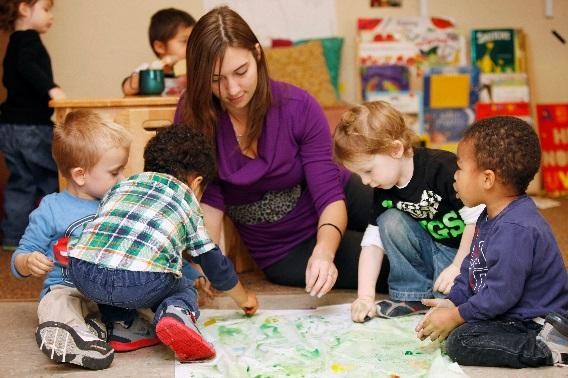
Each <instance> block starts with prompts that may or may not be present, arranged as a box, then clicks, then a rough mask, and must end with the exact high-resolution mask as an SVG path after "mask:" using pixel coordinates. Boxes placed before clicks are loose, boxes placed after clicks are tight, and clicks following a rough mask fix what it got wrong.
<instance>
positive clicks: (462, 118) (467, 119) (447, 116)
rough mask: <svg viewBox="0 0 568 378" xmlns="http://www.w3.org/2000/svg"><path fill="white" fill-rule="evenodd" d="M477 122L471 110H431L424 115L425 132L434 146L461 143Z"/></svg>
mask: <svg viewBox="0 0 568 378" xmlns="http://www.w3.org/2000/svg"><path fill="white" fill-rule="evenodd" d="M473 121H475V114H474V112H473V110H471V109H470V108H448V109H430V110H429V111H427V112H425V113H424V126H425V131H426V132H427V133H428V135H429V136H430V142H431V143H432V144H434V145H436V144H441V143H448V142H457V141H459V140H460V139H461V138H462V136H463V133H464V131H465V129H467V128H468V126H469V125H471V124H472V123H473Z"/></svg>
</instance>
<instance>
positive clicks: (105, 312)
mask: <svg viewBox="0 0 568 378" xmlns="http://www.w3.org/2000/svg"><path fill="white" fill-rule="evenodd" d="M69 276H70V278H71V280H72V281H73V282H74V283H75V286H77V289H79V291H81V293H83V294H84V295H85V296H86V297H87V298H89V299H91V300H93V301H95V302H97V303H99V304H102V305H103V306H99V309H100V311H101V315H102V320H103V322H104V323H106V324H108V323H112V322H114V321H121V320H122V321H127V322H129V321H131V320H132V319H133V313H134V311H135V310H136V309H139V308H151V309H152V310H153V311H154V312H155V316H154V320H153V322H152V323H153V324H154V325H156V323H157V322H158V320H160V318H161V317H162V315H163V314H164V312H165V310H166V308H167V307H168V306H170V305H173V306H177V307H181V308H184V309H188V310H189V311H192V312H194V313H195V316H196V317H199V309H198V307H197V291H196V290H195V288H194V287H193V282H192V281H191V280H189V279H187V278H185V277H176V276H175V275H174V274H171V273H160V272H135V271H129V270H123V269H111V268H105V267H101V266H98V265H96V264H92V263H90V262H87V261H83V260H78V259H75V258H73V257H71V258H69ZM105 305H106V306H105ZM113 306H115V307H113ZM117 307H118V308H117ZM122 309H128V310H127V311H124V310H122Z"/></svg>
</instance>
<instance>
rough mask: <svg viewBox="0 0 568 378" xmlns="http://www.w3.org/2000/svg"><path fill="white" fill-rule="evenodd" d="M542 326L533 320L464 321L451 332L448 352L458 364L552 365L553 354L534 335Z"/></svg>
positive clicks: (447, 342)
mask: <svg viewBox="0 0 568 378" xmlns="http://www.w3.org/2000/svg"><path fill="white" fill-rule="evenodd" d="M541 329H542V326H541V325H540V324H537V323H535V322H533V321H530V320H529V321H499V320H492V321H481V322H472V323H465V324H463V325H461V326H459V327H458V328H456V329H455V330H454V331H453V332H452V333H450V335H449V337H448V340H447V341H446V348H447V351H448V355H449V356H450V358H451V359H452V360H454V361H456V362H457V363H458V364H460V365H471V366H501V367H512V368H517V369H518V368H525V367H537V366H543V365H552V364H553V363H552V353H551V352H550V349H549V348H548V347H547V346H546V344H544V342H543V341H541V340H537V339H536V336H537V335H538V333H539V332H540V330H541Z"/></svg>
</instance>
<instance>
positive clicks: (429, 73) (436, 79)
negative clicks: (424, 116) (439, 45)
mask: <svg viewBox="0 0 568 378" xmlns="http://www.w3.org/2000/svg"><path fill="white" fill-rule="evenodd" d="M478 88H479V70H478V69H477V67H474V66H459V67H456V66H447V67H433V68H430V69H428V70H426V72H425V75H424V109H425V111H428V110H429V109H447V108H464V107H471V106H473V105H474V104H475V103H476V102H477V97H478Z"/></svg>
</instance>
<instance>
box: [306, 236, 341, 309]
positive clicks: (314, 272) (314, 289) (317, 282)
mask: <svg viewBox="0 0 568 378" xmlns="http://www.w3.org/2000/svg"><path fill="white" fill-rule="evenodd" d="M334 257H335V255H334V253H333V252H330V251H325V250H323V249H322V248H321V247H318V245H317V244H316V247H315V248H314V251H313V252H312V256H311V257H310V259H309V260H308V266H307V267H306V291H307V292H308V293H310V295H311V296H312V297H313V296H315V295H317V297H318V298H321V297H322V296H324V295H325V294H327V292H328V291H330V290H331V288H332V287H333V285H334V284H335V281H336V280H337V268H336V267H335V264H334V263H333V258H334Z"/></svg>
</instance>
